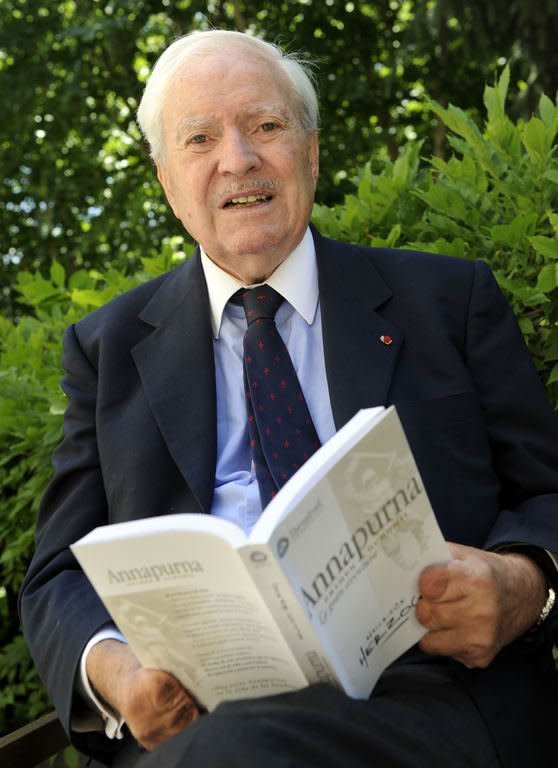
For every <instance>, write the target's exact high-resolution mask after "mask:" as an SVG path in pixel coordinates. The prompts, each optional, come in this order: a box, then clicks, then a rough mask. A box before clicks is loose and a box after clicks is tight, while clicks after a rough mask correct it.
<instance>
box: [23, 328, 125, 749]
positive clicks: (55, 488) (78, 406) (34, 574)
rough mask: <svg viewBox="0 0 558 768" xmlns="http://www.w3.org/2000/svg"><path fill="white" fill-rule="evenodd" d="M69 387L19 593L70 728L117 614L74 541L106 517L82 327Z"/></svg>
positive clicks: (69, 352) (67, 354)
mask: <svg viewBox="0 0 558 768" xmlns="http://www.w3.org/2000/svg"><path fill="white" fill-rule="evenodd" d="M62 363H63V367H64V370H65V375H64V378H63V380H62V388H63V390H64V392H65V393H66V395H67V397H68V405H67V410H66V414H65V418H64V427H63V440H62V442H61V444H60V445H59V447H58V448H57V450H56V451H55V453H54V456H53V465H54V477H53V479H52V481H51V483H50V485H49V487H48V489H47V492H46V494H45V496H44V498H43V500H42V503H41V506H40V510H39V516H38V521H37V528H36V548H35V553H34V556H33V558H32V561H31V563H30V566H29V569H28V572H27V574H26V576H25V580H24V582H23V586H22V589H21V592H20V615H21V621H22V625H23V631H24V636H25V639H26V642H27V643H28V645H29V648H30V650H31V654H32V656H33V659H34V661H35V663H36V666H37V668H38V670H39V674H40V676H41V678H42V680H43V683H44V685H45V688H46V690H47V692H48V694H49V696H50V697H51V699H52V702H53V704H54V706H55V708H56V710H57V712H58V714H59V717H60V719H61V721H62V723H63V725H64V728H65V729H66V731H67V732H68V733H70V730H71V727H70V722H71V714H72V707H73V706H78V705H79V703H78V702H76V701H75V693H74V691H75V685H74V683H75V678H76V674H77V672H78V669H79V662H80V658H81V654H82V651H83V649H84V647H85V645H86V644H87V642H88V640H89V638H90V637H91V636H92V635H93V634H94V633H95V632H96V631H98V630H99V629H100V628H101V627H102V626H103V625H105V624H107V622H109V621H110V617H109V615H108V613H107V612H106V610H105V608H104V606H103V605H102V603H101V601H100V600H99V598H98V597H97V595H96V593H95V591H94V590H93V588H92V587H91V585H90V584H89V581H88V580H87V578H86V576H85V575H84V574H83V572H82V571H81V569H80V568H79V566H78V564H77V562H76V560H75V558H74V557H73V555H72V554H71V552H70V549H69V545H70V544H72V543H73V542H74V541H76V540H77V539H78V538H80V537H81V536H83V535H85V534H86V533H87V532H88V531H90V530H91V529H92V528H94V527H95V526H97V525H102V524H104V523H106V522H107V502H106V497H105V492H104V487H103V477H102V473H101V468H100V465H99V457H98V451H97V441H96V426H95V411H96V391H97V371H96V369H95V366H94V364H93V363H92V362H91V361H90V360H88V359H87V357H86V355H85V354H84V352H83V350H82V348H81V346H80V344H79V341H78V338H77V335H76V331H75V328H74V327H73V326H72V327H70V328H68V330H67V331H66V333H65V335H64V340H63V358H62ZM71 736H72V739H73V741H74V743H75V744H76V746H77V747H78V748H79V749H82V750H85V751H88V752H89V753H92V754H94V755H96V756H98V757H99V758H101V759H102V758H103V756H104V755H105V754H106V752H107V751H110V750H112V749H114V748H116V745H114V746H113V745H112V744H111V742H110V741H109V740H108V739H106V738H104V736H102V735H101V734H96V733H79V734H77V733H72V734H71Z"/></svg>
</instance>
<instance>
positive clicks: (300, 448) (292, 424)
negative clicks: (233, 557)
mask: <svg viewBox="0 0 558 768" xmlns="http://www.w3.org/2000/svg"><path fill="white" fill-rule="evenodd" d="M240 297H241V299H242V303H243V306H244V311H245V313H246V320H247V321H248V329H247V331H246V333H245V335H244V383H245V390H246V404H247V407H248V429H249V435H250V447H251V449H252V457H253V459H254V465H255V468H256V477H257V479H258V485H259V489H260V498H261V501H262V507H265V506H266V505H267V504H268V503H269V501H271V499H272V498H273V496H275V494H276V493H277V490H278V489H279V488H281V486H282V485H283V484H284V483H285V482H286V481H287V480H288V479H289V478H290V477H291V475H293V474H294V473H295V472H296V470H297V469H298V468H299V467H300V466H301V465H302V464H304V462H305V461H306V459H308V458H309V457H310V456H311V455H312V454H313V453H314V451H315V450H316V449H317V448H319V446H320V441H319V439H318V435H317V434H316V430H315V428H314V424H313V422H312V418H311V416H310V412H309V411H308V406H307V405H306V400H305V399H304V395H303V393H302V389H301V387H300V383H299V381H298V377H297V375H296V371H295V369H294V366H293V363H292V360H291V358H290V355H289V353H288V351H287V348H286V346H285V344H284V342H283V340H282V338H281V336H280V335H279V332H278V331H277V328H276V326H275V313H276V312H277V309H278V308H279V306H280V305H281V304H282V303H283V301H284V299H283V297H282V296H281V295H280V294H278V293H277V291H275V290H273V288H271V287H270V286H269V285H262V286H260V287H258V288H251V289H249V290H245V291H240Z"/></svg>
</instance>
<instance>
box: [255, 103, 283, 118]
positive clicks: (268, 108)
mask: <svg viewBox="0 0 558 768" xmlns="http://www.w3.org/2000/svg"><path fill="white" fill-rule="evenodd" d="M246 114H247V115H248V116H249V117H259V116H261V115H280V116H281V117H282V118H283V119H285V120H290V119H291V110H290V109H289V108H288V107H287V106H286V105H285V104H281V103H277V104H258V105H256V106H254V107H248V108H247V110H246Z"/></svg>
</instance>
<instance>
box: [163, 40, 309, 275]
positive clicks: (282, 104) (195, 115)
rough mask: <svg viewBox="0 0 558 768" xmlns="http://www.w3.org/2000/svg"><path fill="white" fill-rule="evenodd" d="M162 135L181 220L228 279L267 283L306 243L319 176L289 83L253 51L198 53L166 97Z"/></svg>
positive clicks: (172, 198)
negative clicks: (277, 268)
mask: <svg viewBox="0 0 558 768" xmlns="http://www.w3.org/2000/svg"><path fill="white" fill-rule="evenodd" d="M163 136H164V144H165V157H164V160H163V161H162V162H159V163H158V164H157V173H158V177H159V180H160V182H161V184H162V186H163V189H164V190H165V194H166V195H167V198H168V200H169V203H170V205H171V207H172V209H173V211H174V213H175V215H176V216H177V217H178V218H179V219H180V220H181V221H182V223H183V224H184V227H185V228H186V229H187V230H188V232H189V233H190V234H191V235H192V237H193V238H194V239H195V240H197V241H198V242H199V243H200V244H201V245H202V246H203V248H204V250H205V252H206V253H207V255H208V256H209V257H210V258H211V259H212V260H213V261H214V262H215V263H216V264H218V265H219V266H220V267H222V268H223V269H225V270H226V271H227V272H230V273H231V274H233V275H235V276H236V277H239V278H240V279H241V280H242V281H243V282H245V283H253V282H258V281H259V280H264V279H265V278H267V277H268V276H269V275H270V274H271V273H272V272H273V271H274V270H275V268H276V267H277V266H278V265H279V264H280V263H281V262H282V261H283V260H284V259H285V258H286V257H287V256H288V255H289V253H290V252H291V251H292V250H293V248H295V247H296V245H298V243H299V242H300V240H301V239H302V236H303V234H304V232H305V230H306V227H307V225H308V222H309V220H310V214H311V210H312V203H313V199H314V190H315V186H316V180H317V176H318V140H317V134H316V133H314V134H312V135H311V136H308V135H307V134H306V133H305V132H304V131H303V129H302V127H301V125H300V122H299V120H298V116H297V112H296V108H295V104H294V102H293V97H292V94H291V92H290V90H289V86H288V83H287V82H286V80H285V78H284V75H283V74H282V73H281V72H280V71H279V69H278V68H276V67H275V66H273V65H271V64H269V63H268V62H266V61H265V60H264V59H262V58H260V57H259V56H258V55H257V54H255V53H254V52H253V51H251V50H250V49H249V48H247V47H245V46H238V47H234V48H232V49H228V50H227V51H223V52H219V53H212V54H207V53H206V54H204V55H197V54H196V55H192V56H191V57H190V58H189V59H188V60H187V62H186V64H185V66H183V68H181V69H180V70H179V72H178V73H177V74H176V75H174V77H173V78H172V80H171V82H170V84H169V86H168V88H167V90H166V92H165V97H164V103H163Z"/></svg>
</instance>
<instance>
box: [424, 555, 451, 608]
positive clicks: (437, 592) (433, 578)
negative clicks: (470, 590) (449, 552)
mask: <svg viewBox="0 0 558 768" xmlns="http://www.w3.org/2000/svg"><path fill="white" fill-rule="evenodd" d="M449 581H450V573H449V569H448V566H447V565H446V564H436V565H429V566H427V567H426V568H425V569H424V570H423V571H422V573H421V574H420V577H419V591H420V594H421V595H422V597H423V598H425V599H426V600H441V599H442V598H443V596H444V594H445V592H446V590H447V588H448V584H449Z"/></svg>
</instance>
